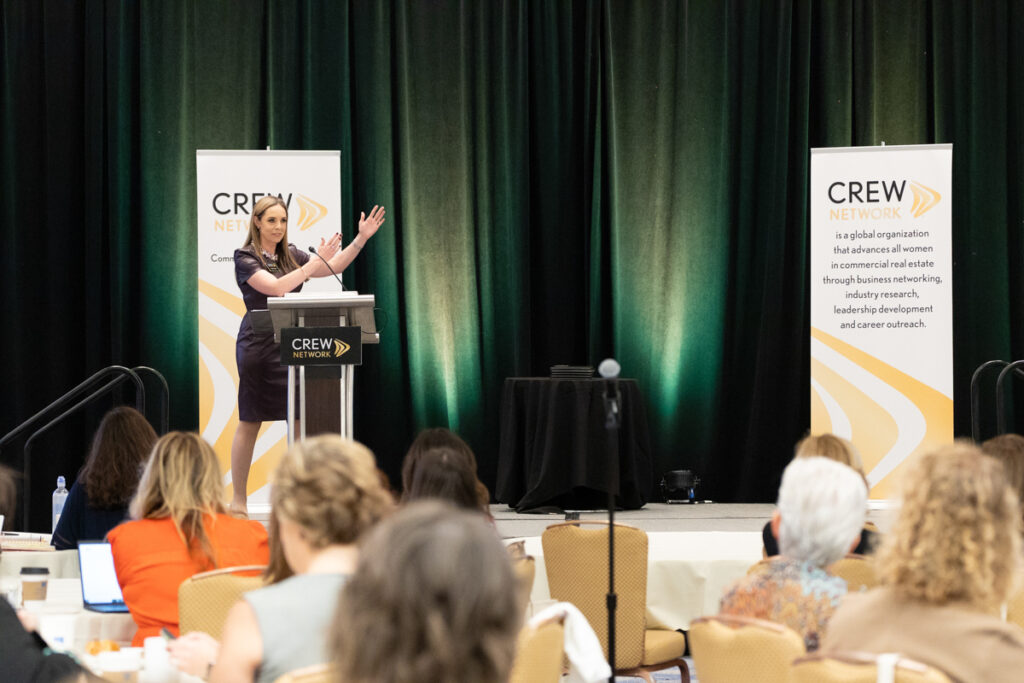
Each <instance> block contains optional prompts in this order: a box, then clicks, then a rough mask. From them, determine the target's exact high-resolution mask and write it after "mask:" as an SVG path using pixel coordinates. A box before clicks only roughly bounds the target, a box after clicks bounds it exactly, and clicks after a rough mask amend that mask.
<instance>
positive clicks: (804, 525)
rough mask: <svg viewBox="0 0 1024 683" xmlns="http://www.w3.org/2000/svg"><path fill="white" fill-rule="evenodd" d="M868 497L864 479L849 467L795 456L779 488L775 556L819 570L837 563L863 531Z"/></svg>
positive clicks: (821, 458) (821, 459) (827, 460)
mask: <svg viewBox="0 0 1024 683" xmlns="http://www.w3.org/2000/svg"><path fill="white" fill-rule="evenodd" d="M867 498H868V492H867V486H865V484H864V480H863V478H862V477H861V476H860V475H859V474H858V473H857V472H856V471H854V470H853V469H851V468H850V467H847V466H846V465H843V464H840V463H838V462H836V461H834V460H830V459H828V458H824V457H798V458H795V459H794V460H793V461H792V462H791V463H790V464H789V465H788V466H787V467H786V470H785V471H784V472H783V473H782V485H781V486H780V487H779V500H778V509H779V515H780V516H781V518H782V521H781V525H780V529H779V552H780V553H781V554H782V555H784V556H786V557H788V558H790V559H794V560H799V561H802V562H809V563H811V564H813V565H815V566H817V567H825V566H828V565H830V564H832V563H833V562H836V561H837V560H839V559H841V558H842V557H843V556H844V555H845V554H846V553H847V551H848V550H849V548H850V546H851V544H852V543H853V542H854V541H855V540H856V539H857V538H858V537H859V535H860V531H861V529H862V528H863V527H864V516H865V514H866V512H867Z"/></svg>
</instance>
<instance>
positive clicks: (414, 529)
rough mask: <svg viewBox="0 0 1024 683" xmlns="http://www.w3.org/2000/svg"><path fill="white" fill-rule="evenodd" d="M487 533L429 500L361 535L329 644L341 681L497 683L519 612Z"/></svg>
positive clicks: (473, 517)
mask: <svg viewBox="0 0 1024 683" xmlns="http://www.w3.org/2000/svg"><path fill="white" fill-rule="evenodd" d="M515 585H516V584H515V578H514V576H513V572H512V567H511V564H510V562H509V559H508V553H507V552H506V551H505V549H504V547H503V546H502V545H501V542H500V541H499V540H498V537H497V536H496V535H495V533H494V530H493V529H492V528H490V527H489V526H488V525H487V523H486V522H485V521H484V520H483V519H482V518H481V517H480V515H477V514H473V513H470V512H467V511H461V510H457V509H455V508H453V507H451V506H450V505H446V504H444V503H441V502H437V501H423V502H417V503H413V504H410V505H408V506H407V507H404V508H402V509H401V510H400V511H398V512H397V513H395V514H394V515H392V516H391V517H389V518H388V519H386V520H384V521H383V522H381V524H379V525H378V526H377V527H376V528H375V529H374V530H373V531H371V532H370V534H369V536H368V538H367V539H366V541H365V543H364V545H363V549H362V554H361V558H360V563H359V568H358V569H357V570H356V573H355V575H354V576H353V577H352V579H351V580H350V581H349V582H348V583H347V584H346V586H345V588H344V589H343V590H342V595H341V599H340V602H339V605H338V612H337V615H336V617H335V624H334V627H333V629H332V634H331V636H330V638H331V647H332V649H333V650H334V654H335V659H336V661H337V662H338V663H339V667H340V674H341V675H340V680H343V681H346V683H371V682H372V683H419V682H421V681H445V682H446V683H504V681H506V680H507V679H508V675H509V671H510V669H511V665H512V656H513V652H514V649H515V639H516V635H517V633H518V630H519V626H520V619H521V615H520V614H519V609H518V607H517V606H516V605H517V603H516V594H515Z"/></svg>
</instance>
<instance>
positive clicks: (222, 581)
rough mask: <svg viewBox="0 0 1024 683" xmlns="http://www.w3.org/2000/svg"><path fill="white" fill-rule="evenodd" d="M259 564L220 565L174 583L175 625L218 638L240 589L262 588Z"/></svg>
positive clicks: (181, 628) (187, 630)
mask: <svg viewBox="0 0 1024 683" xmlns="http://www.w3.org/2000/svg"><path fill="white" fill-rule="evenodd" d="M264 569H266V567H265V566H263V565H246V566H240V567H224V568H222V569H214V570H212V571H208V572H201V573H199V574H195V575H193V576H191V577H189V578H187V579H185V580H184V581H183V582H182V583H181V585H180V586H178V628H179V630H180V631H181V633H183V634H184V633H188V632H190V631H202V632H203V633H208V634H210V635H211V636H213V637H214V638H216V639H217V640H220V637H221V631H222V630H223V628H224V621H225V619H227V616H228V610H230V609H231V608H232V607H233V606H234V604H235V603H236V602H238V600H239V598H241V597H242V593H245V592H247V591H251V590H256V589H257V588H262V587H263V586H264V585H265V583H266V582H265V580H264V578H263V576H262V572H263V570H264Z"/></svg>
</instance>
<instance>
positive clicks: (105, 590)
mask: <svg viewBox="0 0 1024 683" xmlns="http://www.w3.org/2000/svg"><path fill="white" fill-rule="evenodd" d="M78 563H79V566H80V568H81V571H82V602H84V603H85V604H86V605H97V604H99V605H104V604H115V603H123V602H124V598H123V597H122V596H121V586H120V585H119V584H118V583H117V574H116V573H115V572H114V555H113V554H112V553H111V552H110V544H109V543H107V542H105V541H81V542H80V543H79V544H78Z"/></svg>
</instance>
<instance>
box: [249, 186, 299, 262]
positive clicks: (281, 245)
mask: <svg viewBox="0 0 1024 683" xmlns="http://www.w3.org/2000/svg"><path fill="white" fill-rule="evenodd" d="M272 206H280V207H281V208H282V209H284V216H285V220H287V219H288V205H287V204H285V203H284V200H283V199H281V198H280V197H275V196H274V195H267V196H266V197H261V198H260V199H259V200H257V202H256V203H255V204H254V205H253V207H252V214H250V215H249V234H248V235H246V237H245V243H243V244H242V248H243V249H244V248H245V247H248V246H250V245H252V254H253V256H255V257H256V260H257V261H259V262H260V265H262V266H263V267H264V268H266V267H267V259H265V258H263V241H262V240H261V239H260V226H259V224H258V223H257V221H258V220H259V221H262V220H263V214H265V213H266V212H267V209H269V208H270V207H272ZM277 265H278V267H280V268H281V272H282V273H290V272H291V271H293V270H295V269H296V268H298V267H299V264H298V262H297V261H296V260H295V257H294V256H292V250H291V249H290V248H289V247H288V224H287V223H285V230H284V235H283V236H282V237H281V241H280V242H278V243H277Z"/></svg>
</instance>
